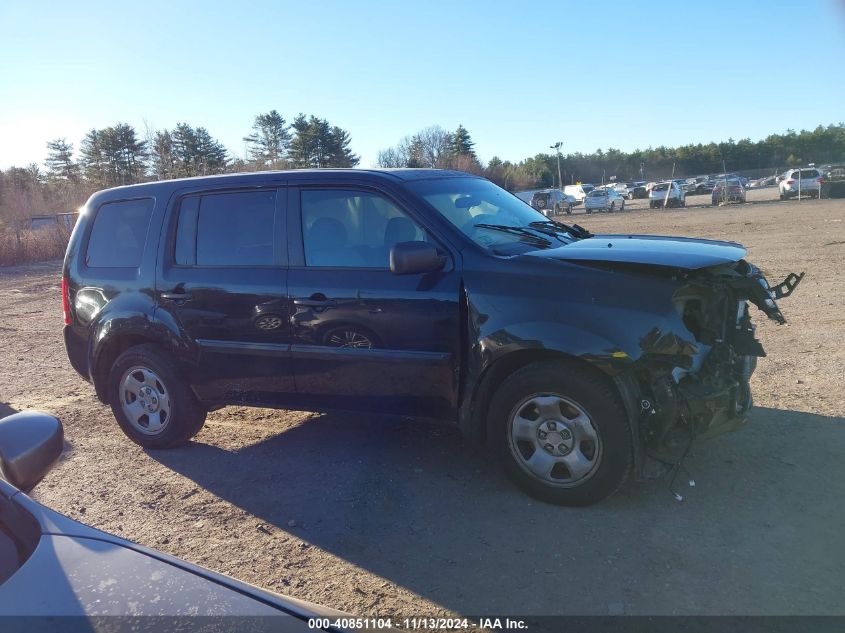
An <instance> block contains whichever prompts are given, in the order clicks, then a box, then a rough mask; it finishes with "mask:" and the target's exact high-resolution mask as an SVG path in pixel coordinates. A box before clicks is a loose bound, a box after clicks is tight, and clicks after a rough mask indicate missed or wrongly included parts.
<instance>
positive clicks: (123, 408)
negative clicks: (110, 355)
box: [108, 345, 206, 448]
mask: <svg viewBox="0 0 845 633" xmlns="http://www.w3.org/2000/svg"><path fill="white" fill-rule="evenodd" d="M108 389H109V402H110V404H111V408H112V412H113V413H114V417H115V419H116V420H117V423H118V424H119V425H120V428H121V429H122V430H123V432H124V433H125V434H126V435H127V437H129V439H131V440H132V441H133V442H135V443H136V444H139V445H141V446H143V447H144V448H171V447H174V446H178V445H180V444H184V443H185V442H187V441H188V440H190V439H191V438H192V437H194V436H195V435H196V434H197V433H199V431H200V429H201V428H202V426H203V424H205V417H206V410H205V409H204V408H203V407H202V406H201V405H200V403H199V402H198V401H197V399H196V397H195V396H194V394H193V392H192V391H191V389H190V387H189V386H188V383H187V382H186V381H185V380H184V379H183V378H182V377H181V376H180V375H179V373H178V372H177V371H176V367H175V363H174V362H173V360H172V359H171V358H170V357H169V356H168V355H167V354H166V353H165V352H163V351H162V350H161V349H159V348H158V347H156V346H155V345H138V346H136V347H131V348H129V349H128V350H126V351H125V352H123V353H122V354H121V355H120V356H118V358H117V360H116V361H115V363H114V365H113V366H112V368H111V372H110V373H109V384H108Z"/></svg>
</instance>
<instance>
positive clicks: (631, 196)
mask: <svg viewBox="0 0 845 633" xmlns="http://www.w3.org/2000/svg"><path fill="white" fill-rule="evenodd" d="M633 199H634V194H633V192H631V193H629V194H628V200H633Z"/></svg>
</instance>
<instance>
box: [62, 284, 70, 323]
mask: <svg viewBox="0 0 845 633" xmlns="http://www.w3.org/2000/svg"><path fill="white" fill-rule="evenodd" d="M62 312H64V315H65V325H70V289H69V288H68V285H67V277H65V276H62Z"/></svg>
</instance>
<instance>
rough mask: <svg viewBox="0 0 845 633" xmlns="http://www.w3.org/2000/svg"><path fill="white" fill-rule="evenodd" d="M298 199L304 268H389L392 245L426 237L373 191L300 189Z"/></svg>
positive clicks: (403, 215) (411, 221) (406, 217)
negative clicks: (299, 199) (300, 214)
mask: <svg viewBox="0 0 845 633" xmlns="http://www.w3.org/2000/svg"><path fill="white" fill-rule="evenodd" d="M301 203H302V232H303V236H302V237H303V246H304V249H305V265H306V266H308V267H327V268H328V267H332V268H384V269H389V268H390V248H391V246H393V245H394V244H396V243H397V242H411V241H424V240H426V234H425V232H424V231H423V230H422V229H421V228H420V227H419V225H417V224H416V223H415V222H414V221H413V220H411V219H410V218H409V217H408V216H407V214H406V213H405V212H404V211H402V210H401V209H399V208H398V207H397V206H396V205H394V204H393V203H392V202H390V201H389V200H387V199H386V198H384V197H382V196H380V195H377V194H373V193H369V192H362V191H354V190H339V189H317V190H304V191H302V194H301Z"/></svg>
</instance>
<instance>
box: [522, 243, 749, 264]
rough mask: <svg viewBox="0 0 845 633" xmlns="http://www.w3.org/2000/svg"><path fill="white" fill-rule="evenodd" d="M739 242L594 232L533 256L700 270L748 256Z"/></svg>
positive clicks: (534, 253)
mask: <svg viewBox="0 0 845 633" xmlns="http://www.w3.org/2000/svg"><path fill="white" fill-rule="evenodd" d="M745 253H746V251H745V248H744V247H743V246H742V245H740V244H737V243H735V242H720V241H717V240H703V239H697V238H692V237H666V236H660V235H594V236H593V237H590V238H587V239H583V240H577V241H575V242H572V243H571V244H567V245H566V246H560V247H558V248H552V249H548V250H541V251H532V252H531V253H529V254H528V255H529V256H531V257H545V258H549V259H558V260H566V261H592V262H624V263H627V264H648V265H652V266H668V267H672V268H686V269H688V270H696V269H698V268H706V267H708V266H717V265H719V264H729V263H733V262H736V261H739V260H740V259H742V258H743V257H745Z"/></svg>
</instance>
